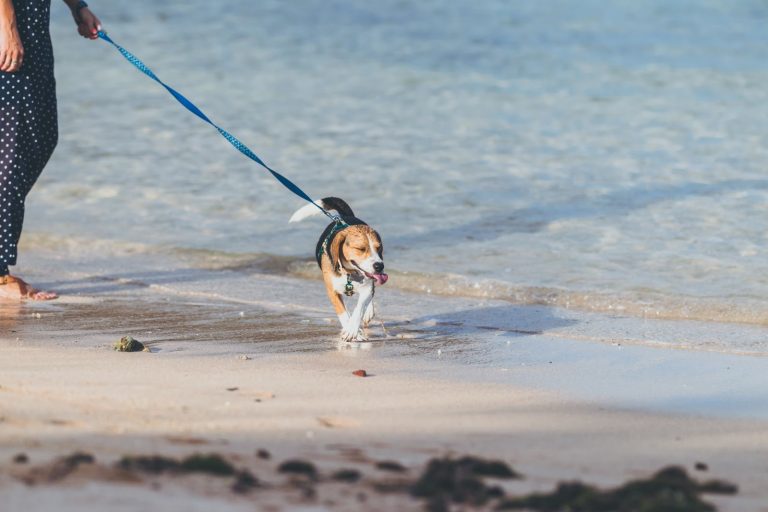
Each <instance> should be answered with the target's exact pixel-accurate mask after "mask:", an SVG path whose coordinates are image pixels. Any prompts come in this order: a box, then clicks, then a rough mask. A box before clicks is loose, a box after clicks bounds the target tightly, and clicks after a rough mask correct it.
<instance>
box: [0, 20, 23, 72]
mask: <svg viewBox="0 0 768 512" xmlns="http://www.w3.org/2000/svg"><path fill="white" fill-rule="evenodd" d="M23 60H24V46H23V45H22V44H21V37H19V31H18V30H16V27H15V26H9V27H3V28H2V29H0V71H5V72H6V73H13V72H14V71H18V70H19V69H21V63H22V61H23Z"/></svg>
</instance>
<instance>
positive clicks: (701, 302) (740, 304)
mask: <svg viewBox="0 0 768 512" xmlns="http://www.w3.org/2000/svg"><path fill="white" fill-rule="evenodd" d="M23 242H24V246H25V249H35V248H37V249H43V250H56V251H57V252H58V253H62V252H63V253H75V254H76V253H77V252H79V251H82V250H83V247H87V248H88V250H89V252H94V251H96V252H99V253H110V252H120V253H122V254H125V253H135V254H141V253H155V254H164V255H167V256H171V257H173V258H175V259H178V260H180V261H183V262H185V263H186V264H188V265H192V266H194V267H197V268H201V269H206V270H215V271H233V272H241V273H245V274H271V275H290V276H294V277H300V278H304V279H320V278H321V274H320V271H319V269H318V268H317V264H316V263H315V261H314V260H309V259H307V258H298V257H295V256H283V255H276V254H270V253H234V252H227V251H216V250H209V249H193V248H181V247H163V246H153V245H150V244H139V243H129V242H123V241H114V240H100V239H99V240H93V239H85V238H82V237H79V238H76V237H62V236H59V235H52V234H40V233H35V234H30V235H27V234H25V238H24V240H23ZM388 273H389V275H390V280H389V281H388V282H387V287H389V288H397V289H398V290H402V291H407V292H411V293H424V294H430V295H441V296H448V297H476V298H481V299H496V300H504V301H508V302H511V303H513V304H520V305H542V306H553V307H561V308H566V309H575V310H581V311H590V312H601V313H613V314H616V315H622V316H631V317H639V318H655V319H665V320H697V321H708V322H726V323H743V324H753V325H768V301H763V300H758V299H754V298H742V297H735V298H731V299H728V298H704V297H693V296H680V295H674V296H673V295H665V294H663V293H659V292H654V291H647V290H644V291H637V292H598V291H590V290H586V291H583V290H567V289H560V288H552V287H537V286H521V285H516V284H514V283H509V282H504V281H499V280H493V279H476V278H471V277H468V276H464V275H458V274H449V273H420V272H410V271H398V270H391V269H390V270H389V271H388Z"/></svg>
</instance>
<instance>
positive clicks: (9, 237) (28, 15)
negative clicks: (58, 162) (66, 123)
mask: <svg viewBox="0 0 768 512" xmlns="http://www.w3.org/2000/svg"><path fill="white" fill-rule="evenodd" d="M48 6H49V3H48V2H47V1H46V0H35V1H32V2H26V3H24V4H20V5H19V6H17V9H16V16H17V24H18V25H19V32H20V35H21V38H22V42H23V43H24V49H25V57H24V63H23V65H22V68H21V70H20V71H18V72H16V73H3V72H0V298H1V297H5V298H17V299H18V298H31V299H36V300H45V299H52V298H55V297H56V294H54V293H48V292H40V291H38V290H36V289H34V288H32V287H31V286H29V285H28V284H27V283H26V282H24V281H23V280H21V279H19V278H18V277H14V276H9V273H8V272H9V269H8V267H9V266H12V265H15V264H16V258H17V246H18V242H19V238H20V237H21V228H22V224H23V221H24V200H25V199H26V197H27V194H28V193H29V191H30V190H31V188H32V186H33V185H34V184H35V182H36V181H37V178H38V177H39V176H40V173H41V172H42V170H43V168H44V167H45V165H46V163H47V162H48V159H49V158H50V156H51V154H52V153H53V149H54V148H55V147H56V142H57V136H58V126H57V115H56V90H55V89H56V86H55V81H54V77H53V52H52V48H51V41H50V36H49V35H48ZM2 276H8V277H2Z"/></svg>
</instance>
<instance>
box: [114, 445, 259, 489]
mask: <svg viewBox="0 0 768 512" xmlns="http://www.w3.org/2000/svg"><path fill="white" fill-rule="evenodd" d="M117 467H118V468H119V469H121V470H123V471H138V472H142V473H150V474H154V475H159V474H161V473H171V474H175V475H184V474H190V473H203V474H206V475H211V476H216V477H230V476H234V477H235V481H234V483H233V484H232V487H231V488H232V491H234V492H236V493H238V494H244V493H247V492H249V491H250V490H252V489H254V488H256V487H258V486H259V481H258V479H257V478H256V477H255V476H254V475H253V473H251V472H250V471H248V470H247V469H239V470H238V469H236V468H235V466H233V465H232V464H231V463H230V462H229V461H227V460H226V459H225V458H224V457H222V456H221V455H218V454H216V453H208V454H199V453H196V454H193V455H190V456H189V457H186V458H183V459H181V460H178V459H174V458H171V457H164V456H162V455H144V456H131V457H128V456H126V457H123V458H122V459H121V460H120V461H119V462H118V463H117Z"/></svg>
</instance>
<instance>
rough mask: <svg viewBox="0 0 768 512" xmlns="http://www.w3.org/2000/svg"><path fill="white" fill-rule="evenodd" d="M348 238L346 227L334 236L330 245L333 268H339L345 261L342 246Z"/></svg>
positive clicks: (329, 252) (329, 253) (329, 250)
mask: <svg viewBox="0 0 768 512" xmlns="http://www.w3.org/2000/svg"><path fill="white" fill-rule="evenodd" d="M346 240H347V230H346V229H342V230H341V231H339V232H338V233H336V236H334V237H333V240H331V245H330V246H329V247H328V255H329V256H330V257H331V265H333V270H337V269H338V268H339V264H342V265H343V263H344V253H343V252H342V247H344V242H345V241H346Z"/></svg>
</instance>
